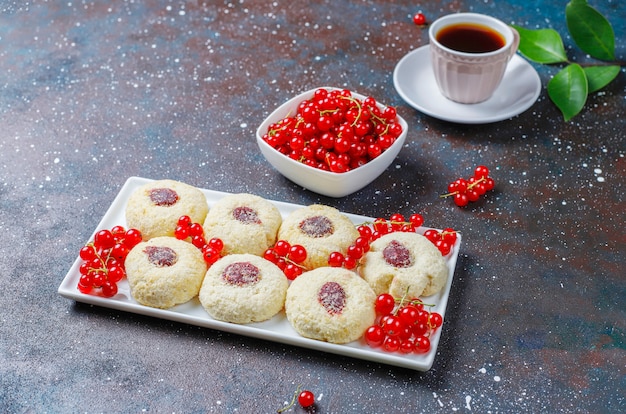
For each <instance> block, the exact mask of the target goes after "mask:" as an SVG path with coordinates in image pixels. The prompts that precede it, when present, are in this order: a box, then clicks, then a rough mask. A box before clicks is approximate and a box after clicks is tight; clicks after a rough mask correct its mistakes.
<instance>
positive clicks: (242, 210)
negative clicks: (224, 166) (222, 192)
mask: <svg viewBox="0 0 626 414" xmlns="http://www.w3.org/2000/svg"><path fill="white" fill-rule="evenodd" d="M281 222H282V216H281V215H280V211H278V208H277V207H276V206H275V205H274V204H272V203H270V202H269V201H268V200H266V199H264V198H262V197H259V196H256V195H252V194H232V195H228V196H225V197H223V198H221V199H219V200H218V201H217V202H216V203H215V204H214V205H213V206H211V211H209V213H208V214H207V216H206V220H205V221H204V226H203V227H204V237H205V239H206V240H210V239H211V238H213V237H218V238H219V239H221V240H222V242H223V243H224V249H223V251H222V252H223V253H222V254H241V253H251V254H255V255H257V256H262V255H263V253H264V252H265V250H267V248H269V247H271V246H273V245H274V243H275V242H276V233H277V232H278V228H279V227H280V224H281Z"/></svg>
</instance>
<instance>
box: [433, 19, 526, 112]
mask: <svg viewBox="0 0 626 414" xmlns="http://www.w3.org/2000/svg"><path fill="white" fill-rule="evenodd" d="M459 24H470V25H479V26H486V27H488V28H489V29H491V30H493V31H495V32H497V33H499V34H500V35H501V36H502V38H503V39H504V46H502V47H500V48H499V49H497V50H493V51H490V52H481V53H474V52H462V51H459V50H454V49H451V48H449V47H446V46H444V45H442V44H441V43H440V42H439V41H438V40H437V37H438V34H439V33H440V31H441V30H442V29H444V28H448V27H449V26H452V25H459ZM428 35H429V39H430V54H431V63H432V68H433V71H434V73H435V79H436V80H437V85H438V86H439V90H440V91H441V93H442V94H443V95H444V96H445V97H446V98H448V99H450V100H452V101H455V102H459V103H464V104H473V103H479V102H483V101H486V100H487V99H489V98H490V97H491V95H492V94H493V93H494V91H495V90H496V89H497V88H498V86H499V85H500V82H501V81H502V77H503V76H504V72H505V70H506V66H507V64H508V63H509V60H510V59H511V58H512V57H513V55H514V54H515V52H517V48H518V46H519V34H518V33H517V31H516V30H515V29H513V28H512V27H510V26H509V25H507V24H505V23H503V22H502V21H500V20H498V19H495V18H493V17H491V16H487V15H484V14H478V13H456V14H449V15H446V16H443V17H441V18H439V19H437V20H435V21H434V22H433V23H432V24H431V25H430V28H429V30H428Z"/></svg>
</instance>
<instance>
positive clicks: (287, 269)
mask: <svg viewBox="0 0 626 414" xmlns="http://www.w3.org/2000/svg"><path fill="white" fill-rule="evenodd" d="M306 257H307V251H306V249H305V248H304V246H301V245H299V244H294V245H293V246H292V245H291V244H290V243H289V242H288V241H286V240H278V241H277V242H276V243H275V244H274V246H273V247H270V248H269V249H267V250H266V251H265V253H263V258H265V259H266V260H269V261H270V262H272V263H274V264H275V265H276V266H278V267H279V268H280V270H282V271H283V273H284V274H285V276H287V279H289V280H294V279H295V278H297V277H298V276H300V275H301V274H302V272H304V271H305V270H306V268H305V267H304V266H302V262H304V261H305V260H306Z"/></svg>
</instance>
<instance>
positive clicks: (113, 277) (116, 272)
mask: <svg viewBox="0 0 626 414" xmlns="http://www.w3.org/2000/svg"><path fill="white" fill-rule="evenodd" d="M124 276H126V272H125V271H124V268H123V267H122V266H111V267H110V268H109V274H108V278H109V281H110V282H113V283H117V282H119V281H120V280H122V279H123V278H124Z"/></svg>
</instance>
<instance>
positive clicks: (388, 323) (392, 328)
mask: <svg viewBox="0 0 626 414" xmlns="http://www.w3.org/2000/svg"><path fill="white" fill-rule="evenodd" d="M404 327H405V325H404V322H402V319H400V318H399V317H397V316H395V315H389V316H388V317H387V318H385V320H384V323H383V325H382V328H383V331H384V332H385V334H386V335H387V336H399V335H400V333H401V332H402V331H403V330H404Z"/></svg>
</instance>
